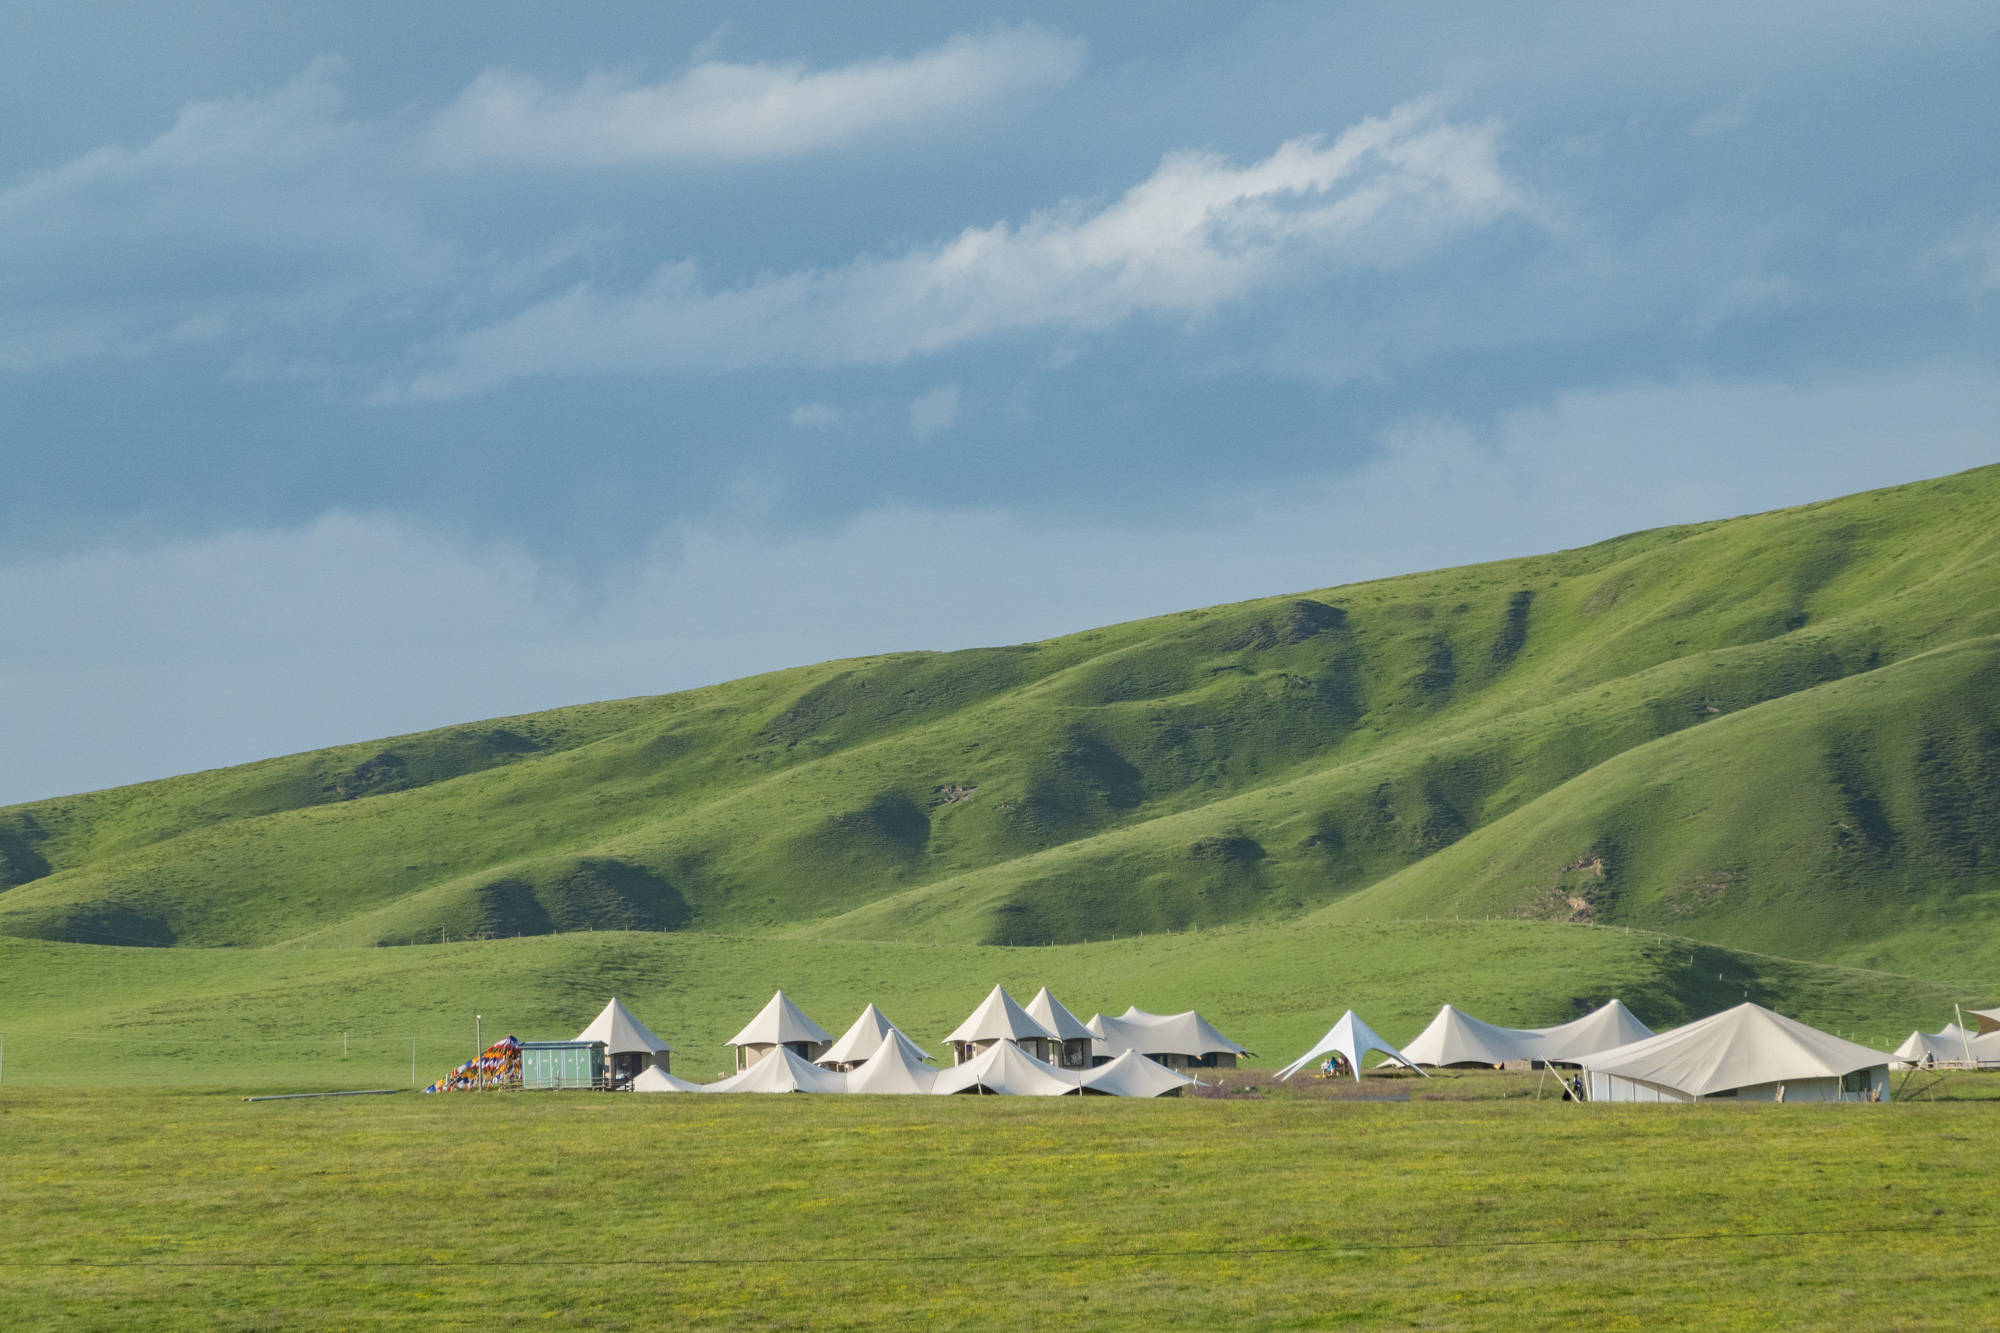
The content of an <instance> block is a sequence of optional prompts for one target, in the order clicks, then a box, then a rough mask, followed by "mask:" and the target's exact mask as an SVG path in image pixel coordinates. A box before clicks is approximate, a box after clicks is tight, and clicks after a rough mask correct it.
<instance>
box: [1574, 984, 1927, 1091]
mask: <svg viewBox="0 0 2000 1333" xmlns="http://www.w3.org/2000/svg"><path fill="white" fill-rule="evenodd" d="M1889 1059H1890V1057H1889V1056H1888V1055H1887V1054H1886V1053H1885V1052H1882V1051H1872V1050H1870V1049H1868V1048H1867V1047H1866V1046H1857V1045H1856V1044H1855V1043H1853V1042H1851V1041H1846V1040H1843V1039H1842V1038H1840V1037H1836V1036H1834V1035H1833V1034H1832V1033H1830V1032H1821V1031H1820V1030H1819V1029H1818V1028H1813V1027H1808V1026H1806V1025H1805V1024H1804V1023H1801V1022H1799V1021H1797V1020H1796V1019H1791V1018H1786V1017H1785V1016H1784V1015H1783V1014H1778V1013H1773V1012H1772V1011H1771V1010H1769V1009H1766V1008H1764V1007H1763V1006H1762V1005H1759V1004H1750V1003H1747V1002H1746V1003H1744V1004H1739V1005H1737V1006H1736V1007H1735V1008H1733V1009H1725V1010H1724V1011H1723V1012H1721V1013H1719V1014H1715V1015H1713V1016H1711V1017H1709V1018H1704V1019H1701V1020H1699V1021H1698V1022H1694V1023H1689V1024H1687V1025H1686V1026H1685V1027H1678V1028H1675V1029H1673V1030H1672V1031H1671V1032H1663V1033H1661V1034H1660V1035H1659V1036H1657V1037H1648V1038H1646V1039H1645V1040H1644V1041H1635V1042H1633V1043H1631V1044H1630V1045H1629V1046H1617V1047H1613V1048H1612V1049H1611V1050H1608V1051H1598V1052H1596V1053H1594V1054H1591V1055H1586V1056H1583V1057H1582V1058H1581V1059H1580V1060H1579V1061H1578V1063H1579V1064H1581V1065H1582V1066H1583V1068H1584V1072H1585V1074H1586V1075H1587V1077H1588V1078H1589V1089H1590V1100H1591V1101H1610V1102H1691V1101H1698V1100H1701V1099H1703V1098H1709V1097H1730V1098H1735V1099H1738V1100H1741V1101H1788V1102H1833V1101H1887V1100H1888V1098H1889Z"/></svg>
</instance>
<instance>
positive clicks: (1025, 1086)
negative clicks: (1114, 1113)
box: [931, 1041, 1078, 1097]
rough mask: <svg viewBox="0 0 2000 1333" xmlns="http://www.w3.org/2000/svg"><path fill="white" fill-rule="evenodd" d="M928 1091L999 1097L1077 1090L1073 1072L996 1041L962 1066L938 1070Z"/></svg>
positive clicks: (1043, 1095)
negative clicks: (970, 1093)
mask: <svg viewBox="0 0 2000 1333" xmlns="http://www.w3.org/2000/svg"><path fill="white" fill-rule="evenodd" d="M931 1091H932V1092H933V1093H935V1094H937V1095H939V1096H947V1095H949V1094H952V1093H959V1092H976V1093H990V1094H993V1095H996V1096H1001V1097H1062V1096H1066V1095H1068V1094H1070V1093H1073V1092H1076V1091H1078V1088H1077V1082H1076V1075H1074V1074H1069V1073H1065V1072H1064V1071H1062V1070H1060V1069H1057V1068H1056V1067H1055V1066H1054V1065H1051V1064H1045V1063H1044V1062H1042V1061H1040V1060H1037V1059H1036V1058H1035V1057H1034V1056H1032V1055H1029V1054H1028V1053H1027V1052H1026V1051H1024V1050H1022V1049H1021V1048H1020V1047H1019V1046H1016V1045H1015V1044H1014V1043H1013V1042H1011V1041H996V1042H994V1043H993V1044H992V1045H991V1046H988V1047H987V1048H986V1049H985V1050H984V1051H982V1052H980V1053H979V1054H978V1055H975V1056H973V1057H972V1059H970V1060H968V1061H967V1062H966V1063H964V1064H962V1065H953V1066H952V1067H951V1068H949V1069H941V1070H939V1071H938V1076H937V1081H936V1082H935V1083H933V1084H931Z"/></svg>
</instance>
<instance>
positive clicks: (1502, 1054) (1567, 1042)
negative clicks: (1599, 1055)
mask: <svg viewBox="0 0 2000 1333" xmlns="http://www.w3.org/2000/svg"><path fill="white" fill-rule="evenodd" d="M1652 1035H1653V1033H1652V1030H1651V1029H1650V1028H1648V1027H1647V1026H1646V1025H1645V1024H1644V1023H1641V1022H1640V1021H1639V1020H1638V1019H1637V1018H1636V1017H1634V1016H1633V1014H1632V1011H1631V1010H1630V1009H1627V1008H1626V1007H1625V1005H1624V1003H1623V1002H1622V1001H1619V1000H1612V1001H1611V1002H1610V1003H1608V1004H1605V1005H1602V1006H1600V1007H1598V1008H1597V1009H1594V1010H1592V1011H1591V1012H1590V1013H1587V1014H1585V1015H1584V1016H1583V1017H1582V1018H1573V1019H1571V1020H1570V1021H1569V1022H1567V1023H1558V1024H1557V1025H1556V1026H1554V1027H1547V1028H1503V1027H1501V1026H1500V1025H1499V1024H1497V1023H1488V1022H1485V1021H1484V1020H1482V1019H1477V1018H1474V1017H1473V1016H1472V1015H1471V1014H1468V1013H1466V1012H1465V1011H1464V1010H1463V1009H1460V1008H1458V1007H1457V1006H1455V1005H1449V1004H1448V1005H1446V1006H1444V1008H1442V1009H1440V1010H1438V1012H1437V1017H1436V1018H1433V1019H1432V1020H1431V1021H1430V1025H1429V1026H1428V1027H1426V1028H1425V1029H1424V1030H1423V1031H1422V1032H1420V1033H1418V1034H1417V1036H1416V1037H1415V1038H1414V1039H1413V1040H1411V1041H1408V1042H1405V1043H1404V1044H1403V1054H1404V1055H1406V1056H1408V1057H1409V1058H1410V1059H1411V1060H1414V1061H1415V1062H1416V1063H1418V1064H1420V1065H1430V1066H1432V1067H1433V1068H1437V1069H1442V1068H1445V1067H1447V1066H1450V1065H1501V1064H1506V1063H1507V1062H1508V1061H1510V1060H1555V1061H1558V1062H1561V1063H1564V1064H1575V1063H1576V1062H1577V1061H1578V1059H1579V1058H1581V1057H1582V1056H1585V1055H1589V1054H1591V1053H1592V1052H1595V1051H1608V1050H1610V1049H1611V1048H1612V1047H1614V1046H1624V1045H1626V1044H1628V1043H1630V1042H1634V1041H1643V1040H1644V1039H1645V1038H1647V1037H1650V1036H1652Z"/></svg>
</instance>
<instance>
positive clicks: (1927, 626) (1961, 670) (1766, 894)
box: [0, 468, 2000, 980]
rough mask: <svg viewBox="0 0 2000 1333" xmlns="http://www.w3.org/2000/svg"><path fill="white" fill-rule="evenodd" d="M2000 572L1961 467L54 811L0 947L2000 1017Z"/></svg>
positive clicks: (97, 796) (1999, 550)
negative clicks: (982, 965)
mask: <svg viewBox="0 0 2000 1333" xmlns="http://www.w3.org/2000/svg"><path fill="white" fill-rule="evenodd" d="M1996 556H2000V468H1985V469H1980V470H1978V471H1974V472H1969V473H1964V474H1960V475H1958V476H1954V477H1948V478H1944V479H1941V480H1936V481H1930V482H1924V483H1919V484H1916V485H1911V486H1903V487H1898V488H1894V489H1891V490H1885V491H1878V492H1871V493H1867V494H1863V495H1858V496H1852V497H1848V498H1845V499H1840V500H1833V501H1828V502H1825V503H1821V504H1815V505H1809V506H1806V507H1803V508H1799V509H1792V510H1784V511H1778V512H1774V513H1770V514H1763V515H1757V516H1752V517H1748V518H1739V519H1731V520H1727V521H1722V522H1716V523H1709V524H1701V525H1696V526H1691V527H1682V528H1672V529H1663V530H1659V531H1653V532H1645V533H1639V534H1635V535H1632V536H1628V537H1621V538H1617V539H1615V540H1612V541H1608V542H1603V543H1599V544H1598V545H1595V546H1590V547H1585V548H1582V549H1578V550H1570V551H1562V552H1558V553H1556V554H1553V555H1546V556H1537V557H1532V558H1526V559H1519V560H1510V561H1502V562H1497V563H1493V564H1486V565H1478V566H1471V567H1467V568H1462V569H1451V570H1444V571H1438V572H1433V573H1426V574H1413V575H1409V576H1406V577H1402V578H1395V579H1388V580H1382V581H1379V582H1374V583H1366V584H1357V585H1351V586H1347V587H1340V588H1333V589H1324V590H1319V591H1313V592H1308V593H1303V594H1296V595H1288V596H1283V597H1274V598H1269V599H1265V600H1261V601H1255V602H1246V603H1241V604H1237V605H1233V606H1223V607H1214V608H1209V609H1207V610H1200V611H1188V612H1183V613H1180V614H1176V615H1169V616H1163V617H1159V618H1157V619H1153V620H1145V621H1138V622H1134V623H1131V624H1126V625H1119V626H1114V627H1110V628H1107V629H1102V630H1096V631H1091V632H1088V633H1083V634H1077V635H1071V636H1068V637H1065V638H1061V639H1054V640H1049V641H1047V642H1043V643H1034V644H1024V645H1019V646H1016V647H1011V648H994V649H980V650H974V651H968V652H959V653H946V654H935V653H900V654H891V655H886V656H882V657H874V658H865V659H857V660H853V661H846V662H833V663H826V664H822V665H820V666H815V667H805V668H799V669H796V670H791V671H784V672H778V673H774V674H771V675H766V676H759V677H754V678H751V679H747V680H741V681H735V682H731V683H728V684H725V685H719V686H715V687H712V688H708V689H703V690H695V691H690V692H686V693H682V694H674V695H665V696H660V697H656V698H647V699H634V700H625V701H620V702H615V703H604V704H591V705H585V706H582V707H577V708H569V709H561V710H557V711H554V712H550V713H543V714H537V715H534V716H531V717H522V718H510V719H502V720H499V721H495V722H487V723H478V724H470V725H466V726H461V727H454V728H448V729H446V730H443V731H437V732H428V733H423V734H420V735H414V736H406V737H398V738H394V739H391V740H385V741H379V742H374V743H370V744H365V745H356V746H347V747H343V748H340V749H336V750H327V751H319V752H315V753H312V754H307V755H299V756H293V757H290V758H286V759H277V760H271V761H268V762H265V763H260V764H252V765H246V766H243V767H240V768H233V769H226V770H219V771H216V772H210V773H201V774H195V775H192V776H188V777H183V778H175V779H169V780H166V781H162V782H155V783H147V784H143V785H140V786H135V787H128V788H121V789H118V790H114V791H108V792H98V793H92V794H88V795H82V796H73V797H65V798H60V799H55V800H49V801H41V802H36V803H33V804H29V805H24V806H16V807H12V808H9V809H6V810H0V934H7V935H13V936H20V937H29V938H35V939H42V940H49V941H71V942H80V943H91V944H116V945H125V944H129V945H199V946H212V945H266V946H268V945H275V944H287V945H292V946H300V947H313V946H323V947H345V946H366V945H375V944H406V943H415V942H422V941H437V940H439V939H440V938H447V939H454V940H457V939H466V938H478V937H482V936H483V937H496V938H498V937H511V936H515V935H550V934H556V933H567V932H574V931H580V930H606V929H610V930H644V931H667V932H674V931H698V932H701V933H703V934H705V935H713V934H715V933H717V932H731V933H736V934H745V935H780V934H781V935H785V936H788V937H793V938H794V939H795V940H796V941H803V940H806V939H820V940H827V941H834V940H849V941H852V940H876V941H887V942H901V943H905V944H924V945H930V946H939V945H947V944H949V945H966V946H969V945H975V944H982V943H984V944H1001V945H1045V944H1050V943H1065V942H1078V941H1088V940H1103V939H1109V938H1117V937H1129V936H1134V935H1137V934H1140V933H1142V932H1143V933H1149V934H1158V933H1161V932H1169V931H1188V930H1196V929H1204V928H1210V927H1215V926H1218V925H1222V924H1225V923H1280V922H1286V921H1297V922H1302V923H1308V924H1310V925H1311V927H1312V929H1318V928H1319V927H1320V925H1321V924H1328V923H1330V924H1331V925H1338V926H1341V927H1350V926H1354V925H1359V924H1362V923H1368V922H1382V921H1391V920H1399V919H1403V918H1411V917H1444V916H1453V915H1464V916H1467V917H1481V918H1483V917H1486V916H1496V917H1503V918H1522V919H1529V920H1540V921H1589V922H1595V923H1599V924H1636V925H1640V926H1644V927H1648V928H1653V929H1658V930H1663V931H1667V932H1671V933H1673V934H1677V935H1681V936H1687V937H1691V938H1694V939H1698V940H1703V941H1707V942H1710V943H1713V944H1716V945H1720V946H1727V947H1733V948H1750V949H1756V950H1762V951H1766V952H1769V953H1773V954H1783V955H1789V956H1792V957H1796V958H1802V959H1808V960H1818V961H1822V962H1836V963H1861V964H1867V965H1872V966H1880V967H1884V968H1888V969H1892V970H1894V971H1898V972H1904V973H1910V974H1914V975H1921V976H1929V977H1937V978H1952V979H1960V978H1972V979H1980V980H1984V979H1988V978H2000V932H1996V931H1995V930H1994V929H1993V927H1994V926H1995V925H1996V924H2000V687H1996V684H1995V682H1996V680H2000V672H1997V671H1996V667H2000V561H1996ZM1301 928H1302V929H1304V928H1305V927H1304V926H1302V927H1301ZM799 947H803V944H802V943H801V944H800V945H799Z"/></svg>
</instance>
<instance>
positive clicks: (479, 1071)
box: [424, 1034, 521, 1092]
mask: <svg viewBox="0 0 2000 1333" xmlns="http://www.w3.org/2000/svg"><path fill="white" fill-rule="evenodd" d="M520 1086H521V1043H520V1041H519V1040H518V1039H517V1038H515V1037H514V1036H512V1035H511V1034H510V1035H508V1036H505V1037H502V1038H501V1039H500V1040H498V1041H496V1042H494V1043H493V1044H492V1045H491V1046H488V1047H487V1048H486V1050H485V1051H484V1052H483V1053H481V1054H480V1055H479V1057H478V1058H477V1059H472V1060H467V1061H466V1062H465V1063H464V1064H462V1065H460V1066H459V1067H458V1068H456V1069H454V1070H452V1071H451V1072H450V1073H449V1074H446V1075H445V1076H444V1077H443V1078H441V1079H439V1080H438V1081H437V1082H435V1083H433V1084H431V1085H430V1086H429V1087H428V1088H425V1089H424V1091H425V1092H484V1091H486V1090H487V1089H488V1088H518V1087H520Z"/></svg>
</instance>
